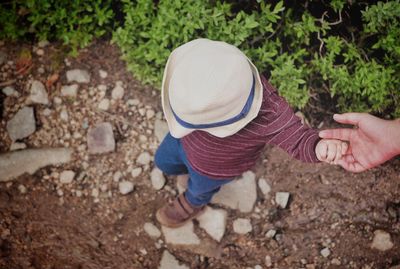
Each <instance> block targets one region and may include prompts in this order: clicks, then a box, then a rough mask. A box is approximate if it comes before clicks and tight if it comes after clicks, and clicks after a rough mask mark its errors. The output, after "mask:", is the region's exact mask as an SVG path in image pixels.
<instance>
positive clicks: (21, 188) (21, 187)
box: [18, 184, 27, 194]
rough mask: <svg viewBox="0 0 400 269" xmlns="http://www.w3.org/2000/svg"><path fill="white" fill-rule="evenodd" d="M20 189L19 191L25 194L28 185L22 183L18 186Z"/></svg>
mask: <svg viewBox="0 0 400 269" xmlns="http://www.w3.org/2000/svg"><path fill="white" fill-rule="evenodd" d="M18 190H19V192H20V193H21V194H25V193H26V192H27V189H26V187H25V186H24V185H22V184H20V185H19V186H18Z"/></svg>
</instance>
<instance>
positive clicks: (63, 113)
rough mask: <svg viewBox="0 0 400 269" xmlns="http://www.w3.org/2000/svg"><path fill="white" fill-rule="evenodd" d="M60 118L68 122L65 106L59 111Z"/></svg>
mask: <svg viewBox="0 0 400 269" xmlns="http://www.w3.org/2000/svg"><path fill="white" fill-rule="evenodd" d="M60 119H61V120H62V121H65V122H68V119H69V115H68V111H67V110H66V109H65V108H63V109H62V110H61V112H60Z"/></svg>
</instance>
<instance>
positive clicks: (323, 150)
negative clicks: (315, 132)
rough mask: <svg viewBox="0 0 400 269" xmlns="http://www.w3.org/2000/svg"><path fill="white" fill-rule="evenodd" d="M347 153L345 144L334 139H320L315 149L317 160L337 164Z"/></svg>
mask: <svg viewBox="0 0 400 269" xmlns="http://www.w3.org/2000/svg"><path fill="white" fill-rule="evenodd" d="M346 151H347V143H346V142H343V141H340V140H334V139H321V140H320V141H319V142H318V144H317V146H316V147H315V153H316V154H317V158H318V160H320V161H322V162H326V163H330V164H337V162H338V161H339V160H340V159H341V158H342V156H343V155H344V154H346Z"/></svg>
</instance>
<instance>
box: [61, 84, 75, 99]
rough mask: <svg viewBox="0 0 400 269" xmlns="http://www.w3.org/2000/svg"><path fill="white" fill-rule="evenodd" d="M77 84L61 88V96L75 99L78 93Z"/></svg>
mask: <svg viewBox="0 0 400 269" xmlns="http://www.w3.org/2000/svg"><path fill="white" fill-rule="evenodd" d="M78 88H79V85H78V84H72V85H65V86H62V87H61V95H62V96H66V97H72V98H75V97H76V95H77V93H78Z"/></svg>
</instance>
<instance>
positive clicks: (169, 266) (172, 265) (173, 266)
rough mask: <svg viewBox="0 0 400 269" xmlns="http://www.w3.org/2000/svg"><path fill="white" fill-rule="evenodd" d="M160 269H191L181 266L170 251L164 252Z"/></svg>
mask: <svg viewBox="0 0 400 269" xmlns="http://www.w3.org/2000/svg"><path fill="white" fill-rule="evenodd" d="M158 269H189V267H188V266H186V265H180V264H179V262H178V260H177V259H176V258H175V257H174V256H172V255H171V253H169V252H168V250H164V252H163V255H162V258H161V262H160V266H159V267H158Z"/></svg>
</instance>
